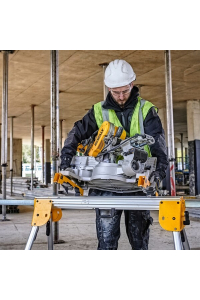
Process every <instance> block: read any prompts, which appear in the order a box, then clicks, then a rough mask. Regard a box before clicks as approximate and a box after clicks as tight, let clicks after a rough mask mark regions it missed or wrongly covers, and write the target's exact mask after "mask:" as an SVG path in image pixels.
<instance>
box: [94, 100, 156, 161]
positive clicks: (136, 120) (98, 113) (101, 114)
mask: <svg viewBox="0 0 200 300" xmlns="http://www.w3.org/2000/svg"><path fill="white" fill-rule="evenodd" d="M103 104H104V101H102V102H98V103H96V104H95V105H94V115H95V120H96V122H97V126H98V128H100V126H101V124H102V123H103V122H104V121H109V122H111V123H113V124H114V125H115V126H117V127H119V126H121V127H123V126H122V124H121V122H120V121H119V119H118V117H117V115H116V113H115V111H114V110H113V109H105V108H103ZM151 107H155V106H154V105H153V104H152V103H151V102H149V101H146V100H144V99H142V98H141V97H138V103H137V104H136V107H135V109H134V112H133V115H132V119H131V125H130V136H134V135H135V134H137V133H139V134H144V125H143V121H144V120H145V118H146V116H147V114H148V112H149V110H150V108H151ZM155 109H156V110H157V108H155ZM144 149H145V150H146V151H147V153H148V155H149V156H151V152H150V149H149V147H148V146H145V147H144Z"/></svg>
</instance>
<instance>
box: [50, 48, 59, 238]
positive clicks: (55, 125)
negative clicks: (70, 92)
mask: <svg viewBox="0 0 200 300" xmlns="http://www.w3.org/2000/svg"><path fill="white" fill-rule="evenodd" d="M58 66H59V53H58V50H51V158H52V170H53V174H52V176H53V178H54V175H55V173H57V172H58V161H59V67H58ZM57 194H58V189H57V184H56V183H55V182H53V196H56V195H57ZM58 240H59V224H57V223H55V226H54V242H58Z"/></svg>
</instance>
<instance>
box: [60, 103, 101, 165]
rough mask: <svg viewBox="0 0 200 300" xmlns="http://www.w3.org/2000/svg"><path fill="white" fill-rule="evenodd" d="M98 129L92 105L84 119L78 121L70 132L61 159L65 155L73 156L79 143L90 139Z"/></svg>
mask: <svg viewBox="0 0 200 300" xmlns="http://www.w3.org/2000/svg"><path fill="white" fill-rule="evenodd" d="M97 129H98V126H97V123H96V120H95V117H94V107H92V108H91V109H90V110H89V111H88V113H87V114H86V115H85V116H84V117H83V119H82V120H79V121H77V122H76V123H75V124H74V127H73V128H72V130H71V131H70V132H69V134H68V137H67V139H66V140H65V142H64V147H63V148H62V151H61V156H60V157H61V160H62V159H64V158H65V157H68V158H70V159H71V158H72V157H73V156H74V155H75V154H76V150H77V146H78V144H79V143H80V142H81V141H82V140H85V139H88V138H89V137H90V136H91V135H92V134H93V133H94V132H95V131H96V130H97Z"/></svg>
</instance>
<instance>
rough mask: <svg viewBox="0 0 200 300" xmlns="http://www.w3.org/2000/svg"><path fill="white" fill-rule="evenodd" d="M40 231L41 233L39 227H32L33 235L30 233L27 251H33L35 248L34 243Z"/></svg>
mask: <svg viewBox="0 0 200 300" xmlns="http://www.w3.org/2000/svg"><path fill="white" fill-rule="evenodd" d="M38 231H39V226H33V227H32V229H31V233H30V235H29V238H28V242H27V244H26V247H25V250H31V249H32V246H33V243H34V241H35V240H36V237H37V233H38Z"/></svg>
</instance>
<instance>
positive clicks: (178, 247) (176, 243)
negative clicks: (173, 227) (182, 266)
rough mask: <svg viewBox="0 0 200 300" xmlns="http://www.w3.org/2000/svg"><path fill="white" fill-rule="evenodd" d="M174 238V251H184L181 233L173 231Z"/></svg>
mask: <svg viewBox="0 0 200 300" xmlns="http://www.w3.org/2000/svg"><path fill="white" fill-rule="evenodd" d="M173 238H174V249H175V250H184V249H183V243H182V240H181V233H180V231H178V232H177V231H173Z"/></svg>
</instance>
